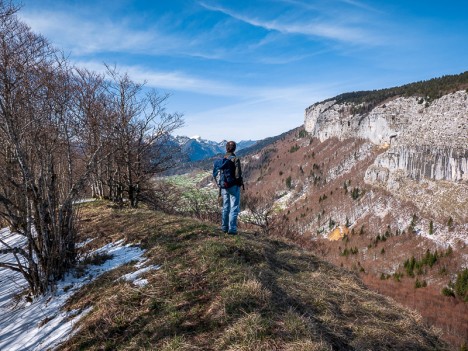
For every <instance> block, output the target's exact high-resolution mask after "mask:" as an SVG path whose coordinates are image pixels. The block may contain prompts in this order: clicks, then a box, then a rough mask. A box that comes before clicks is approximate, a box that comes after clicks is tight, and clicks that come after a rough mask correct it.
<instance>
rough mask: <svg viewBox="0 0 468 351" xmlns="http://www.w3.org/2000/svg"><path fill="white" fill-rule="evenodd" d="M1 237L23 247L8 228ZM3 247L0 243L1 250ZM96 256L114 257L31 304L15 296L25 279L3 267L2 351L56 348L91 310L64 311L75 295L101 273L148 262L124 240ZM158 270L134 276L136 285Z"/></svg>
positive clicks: (68, 277) (5, 258)
mask: <svg viewBox="0 0 468 351" xmlns="http://www.w3.org/2000/svg"><path fill="white" fill-rule="evenodd" d="M0 238H2V240H3V241H5V242H6V243H7V244H8V245H16V246H17V245H19V244H24V237H23V236H21V235H19V234H16V233H11V232H10V231H9V230H8V229H6V228H5V229H1V230H0ZM82 244H83V243H82ZM83 245H84V244H83ZM3 246H4V245H2V244H0V248H1V247H3ZM94 253H106V254H109V255H112V258H111V259H109V260H107V261H106V262H104V264H102V265H100V266H89V267H87V270H86V272H85V274H83V275H81V276H79V277H77V276H75V275H73V274H72V273H70V274H67V275H66V276H65V278H64V279H63V280H61V281H59V282H58V283H57V285H56V288H55V291H53V292H51V293H48V294H46V295H44V296H40V297H37V298H35V299H34V300H32V301H26V300H22V299H18V298H17V297H16V296H17V294H18V293H20V292H22V291H24V289H25V288H27V283H26V281H25V280H24V278H23V276H22V275H21V274H20V273H18V272H14V271H11V270H8V269H6V268H0V315H1V316H2V318H1V319H0V350H2V351H7V350H29V351H39V350H46V349H53V348H55V347H56V346H58V345H59V344H60V343H61V342H63V341H64V340H66V338H67V337H69V336H71V335H72V334H73V332H74V330H73V329H74V327H75V325H76V323H77V322H78V321H79V320H80V318H82V317H83V316H84V315H86V314H87V313H89V312H90V311H91V309H92V307H91V308H88V309H86V310H82V311H79V310H71V311H64V310H63V306H64V305H65V303H66V301H67V300H68V299H69V298H70V297H71V296H72V295H73V294H74V293H75V292H77V291H78V290H79V289H80V288H81V287H83V286H84V285H85V284H87V283H89V282H91V281H93V280H94V279H96V278H97V277H99V276H100V275H101V274H103V273H105V272H107V271H110V270H112V269H114V268H117V267H119V266H121V265H123V264H126V263H129V262H132V261H137V264H140V266H139V267H142V265H143V263H144V262H145V261H144V260H143V258H142V256H143V253H144V251H143V250H142V249H141V248H139V247H137V246H135V245H129V244H125V243H124V241H123V240H120V241H118V242H115V243H110V244H107V245H105V246H104V247H102V248H100V249H97V250H95V251H94ZM0 258H1V260H2V262H11V263H13V262H14V257H13V255H1V256H0ZM139 267H137V268H139ZM159 268H160V267H159V266H148V267H144V268H141V269H139V270H138V271H137V272H134V273H132V277H135V279H134V280H133V284H134V285H136V286H144V285H145V284H147V280H146V279H137V278H138V276H139V275H141V274H143V273H144V272H145V271H148V270H150V269H159Z"/></svg>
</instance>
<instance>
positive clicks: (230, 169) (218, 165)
mask: <svg viewBox="0 0 468 351" xmlns="http://www.w3.org/2000/svg"><path fill="white" fill-rule="evenodd" d="M235 161H236V157H235V156H230V157H228V158H226V157H223V158H221V159H219V160H216V161H215V162H214V166H213V177H214V178H215V179H217V176H218V174H219V179H218V186H219V187H220V188H221V189H227V188H230V187H231V186H233V185H239V181H238V180H237V179H236V163H235Z"/></svg>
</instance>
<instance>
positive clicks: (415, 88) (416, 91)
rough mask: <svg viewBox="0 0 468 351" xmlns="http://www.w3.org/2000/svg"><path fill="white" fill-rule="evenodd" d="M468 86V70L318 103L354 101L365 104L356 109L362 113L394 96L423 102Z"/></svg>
mask: <svg viewBox="0 0 468 351" xmlns="http://www.w3.org/2000/svg"><path fill="white" fill-rule="evenodd" d="M467 87H468V71H466V72H463V73H460V74H455V75H447V76H443V77H440V78H433V79H429V80H426V81H420V82H415V83H410V84H405V85H402V86H399V87H392V88H386V89H378V90H370V91H353V92H349V93H344V94H340V95H337V96H335V97H334V98H330V99H327V100H324V101H322V102H318V103H323V102H326V101H332V100H335V101H336V103H338V104H342V103H346V102H349V103H353V104H356V105H358V104H363V105H364V106H363V107H365V109H364V110H362V109H361V110H359V111H356V112H359V113H361V112H365V111H370V110H372V109H373V108H374V107H375V106H377V105H378V104H380V103H382V102H384V101H385V100H387V99H391V98H394V97H399V96H405V97H408V96H420V97H422V98H423V100H421V103H422V102H430V101H433V100H435V99H438V98H440V97H441V96H443V95H445V94H448V93H451V92H454V91H457V90H459V89H466V88H467ZM318 103H317V104H318ZM312 106H314V105H312Z"/></svg>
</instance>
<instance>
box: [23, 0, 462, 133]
mask: <svg viewBox="0 0 468 351" xmlns="http://www.w3.org/2000/svg"><path fill="white" fill-rule="evenodd" d="M15 2H16V1H15ZM17 3H18V4H19V3H21V4H22V9H21V11H20V13H19V16H20V18H21V19H22V20H23V21H24V22H26V23H27V24H28V25H29V26H30V27H31V28H32V29H33V30H34V31H35V32H38V33H41V34H43V35H44V36H45V37H46V38H48V39H49V40H50V41H51V42H52V43H53V44H54V45H55V46H57V47H58V48H61V49H62V50H64V52H65V53H66V54H67V55H68V56H69V58H70V60H71V61H72V62H73V63H76V64H77V65H79V66H82V67H87V68H90V69H92V70H95V71H104V65H103V63H104V62H105V63H108V64H111V65H113V64H116V65H117V67H118V68H119V69H120V70H121V71H127V72H128V73H129V74H130V75H131V76H132V77H133V79H134V80H136V81H146V82H147V86H148V87H151V88H157V89H159V90H160V91H163V92H168V93H170V94H171V98H170V100H169V103H168V110H169V111H177V112H181V113H183V114H184V119H185V126H184V127H183V128H181V129H179V130H178V132H177V133H176V134H179V135H187V136H193V135H199V136H201V137H203V138H205V139H210V140H215V141H221V140H223V139H233V140H237V141H239V140H246V139H262V138H265V137H269V136H273V135H277V134H280V133H282V132H285V131H287V130H290V129H292V128H295V127H297V126H299V125H301V124H302V123H303V119H304V110H305V108H306V107H307V106H309V105H311V104H313V103H315V102H317V101H321V100H323V99H326V98H330V97H333V96H335V95H338V94H340V93H344V92H349V91H357V90H372V89H381V88H387V87H392V86H397V85H402V84H405V83H410V82H414V81H419V80H425V79H430V78H434V77H439V76H442V75H446V74H458V73H461V72H464V71H466V70H468V15H467V14H468V1H465V0H463V1H462V0H455V1H450V0H449V1H431V0H428V1H419V0H416V1H407V0H394V1H365V0H317V1H305V0H269V1H266V0H265V1H261V0H255V1H254V0H250V1H247V0H245V1H244V0H236V1H233V0H231V1H212V0H200V1H197V0H193V1H192V0H166V1H163V0H157V1H156V0H155V1H126V0H112V1H110V0H109V1H99V0H63V1H49V0H41V1H37V0H21V2H20V1H19V0H18V1H17Z"/></svg>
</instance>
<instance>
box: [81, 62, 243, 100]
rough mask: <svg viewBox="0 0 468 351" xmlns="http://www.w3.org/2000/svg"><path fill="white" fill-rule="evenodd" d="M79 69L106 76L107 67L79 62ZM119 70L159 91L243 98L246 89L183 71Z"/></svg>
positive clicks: (126, 67) (131, 67)
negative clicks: (82, 68)
mask: <svg viewBox="0 0 468 351" xmlns="http://www.w3.org/2000/svg"><path fill="white" fill-rule="evenodd" d="M76 65H77V66H78V67H84V68H87V69H89V70H91V71H94V72H98V73H102V74H104V73H105V72H106V67H105V65H104V64H103V63H100V62H97V61H78V62H76ZM116 68H117V70H118V71H120V72H122V73H124V72H126V73H128V75H129V76H130V77H131V79H133V80H134V81H136V82H140V83H142V82H146V86H148V87H151V88H157V89H167V90H174V91H185V92H192V93H198V94H204V95H211V96H231V97H232V96H234V97H241V96H243V95H244V94H245V88H244V87H241V86H236V85H234V84H232V83H227V82H221V81H216V80H210V79H206V78H201V77H197V76H195V75H192V74H187V73H184V72H182V71H178V70H173V71H161V70H155V69H150V68H146V67H143V66H141V65H132V66H125V65H118V66H117V67H116Z"/></svg>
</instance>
